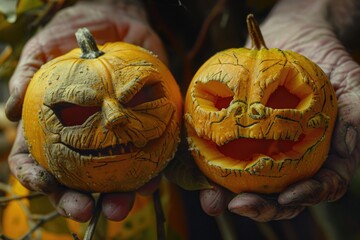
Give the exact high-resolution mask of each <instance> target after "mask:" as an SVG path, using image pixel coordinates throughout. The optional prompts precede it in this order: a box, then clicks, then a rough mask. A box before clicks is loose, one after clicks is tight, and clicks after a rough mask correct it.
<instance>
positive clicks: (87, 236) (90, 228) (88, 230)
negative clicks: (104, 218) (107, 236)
mask: <svg viewBox="0 0 360 240" xmlns="http://www.w3.org/2000/svg"><path fill="white" fill-rule="evenodd" d="M102 200H103V195H102V194H100V196H99V198H98V200H97V203H96V207H95V213H94V215H93V216H92V218H91V220H90V223H89V225H88V227H87V228H86V231H85V235H84V240H91V239H92V237H93V235H94V232H95V228H96V225H97V223H98V221H99V217H100V213H101V210H102ZM75 239H76V238H75Z"/></svg>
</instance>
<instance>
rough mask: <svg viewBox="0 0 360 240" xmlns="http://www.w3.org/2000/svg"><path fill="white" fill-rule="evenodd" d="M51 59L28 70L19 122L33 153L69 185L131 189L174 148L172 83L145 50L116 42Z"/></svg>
mask: <svg viewBox="0 0 360 240" xmlns="http://www.w3.org/2000/svg"><path fill="white" fill-rule="evenodd" d="M99 49H100V51H102V52H104V54H103V55H101V56H97V57H96V58H93V59H84V58H80V56H81V50H80V49H74V50H72V51H70V52H69V53H67V54H65V55H63V56H60V57H58V58H56V59H53V60H51V61H49V62H48V63H46V64H45V65H43V66H42V67H41V69H40V70H39V71H38V72H37V73H36V74H35V75H34V76H33V78H32V80H31V82H30V84H29V86H28V89H27V92H26V96H25V100H24V106H23V113H22V118H23V128H24V134H25V138H26V140H27V143H28V145H29V150H30V153H31V155H32V156H33V157H34V159H35V160H36V161H37V162H38V163H39V164H40V165H42V166H44V167H45V168H46V169H47V170H48V171H49V172H51V173H52V174H53V175H54V176H55V177H56V179H57V180H58V181H59V182H60V183H61V184H64V185H66V186H68V187H70V188H74V189H78V190H82V191H89V192H118V191H133V190H136V189H138V188H139V187H141V186H142V185H144V184H145V183H146V182H148V181H149V180H150V179H152V178H153V177H155V176H157V175H158V174H159V173H160V172H161V171H162V170H163V169H164V168H165V166H166V165H167V163H168V161H169V160H170V159H172V158H173V155H174V154H175V151H176V148H177V145H178V142H179V141H180V139H179V137H180V136H179V132H180V123H181V118H182V110H181V109H182V99H181V94H180V90H179V87H178V85H177V83H176V81H175V79H174V78H173V76H172V74H171V73H170V71H169V70H168V69H167V67H166V66H165V65H164V64H163V63H162V62H161V61H160V60H159V59H158V58H157V57H156V56H155V55H153V54H152V53H150V52H149V51H147V50H145V49H143V48H141V47H138V46H135V45H132V44H128V43H124V42H117V43H107V44H105V45H103V46H99Z"/></svg>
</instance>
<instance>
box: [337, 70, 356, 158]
mask: <svg viewBox="0 0 360 240" xmlns="http://www.w3.org/2000/svg"><path fill="white" fill-rule="evenodd" d="M359 78H360V71H359ZM359 101H360V95H359V94H354V93H344V94H342V95H341V96H340V97H339V99H338V106H339V110H338V121H337V123H336V126H335V129H334V135H333V138H332V142H333V144H332V146H333V148H334V149H335V151H336V152H337V153H338V154H340V155H341V156H342V157H350V156H351V155H352V154H353V152H354V150H355V148H356V146H357V145H358V146H359V139H358V138H359V133H358V129H359V126H360V109H359V108H358V107H357V106H355V104H356V103H357V102H359Z"/></svg>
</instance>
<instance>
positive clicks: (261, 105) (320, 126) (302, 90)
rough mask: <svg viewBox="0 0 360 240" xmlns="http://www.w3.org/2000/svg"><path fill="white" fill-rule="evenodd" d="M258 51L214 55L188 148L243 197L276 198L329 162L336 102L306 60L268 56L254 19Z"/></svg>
mask: <svg viewBox="0 0 360 240" xmlns="http://www.w3.org/2000/svg"><path fill="white" fill-rule="evenodd" d="M248 29H249V33H250V36H251V38H252V40H253V46H254V47H253V48H252V49H248V48H239V49H228V50H225V51H222V52H219V53H217V54H215V55H214V56H213V57H211V58H210V59H209V60H208V61H207V62H205V63H204V64H203V65H202V66H201V68H200V69H199V70H198V71H197V73H196V75H195V76H194V78H193V79H192V82H191V84H190V86H189V88H188V91H187V95H186V99H185V120H186V121H185V122H186V127H187V133H188V142H189V147H190V150H191V151H192V154H193V156H194V159H195V161H196V163H197V165H198V166H199V168H200V169H201V171H202V172H203V173H204V175H206V176H207V177H208V178H209V179H211V180H212V181H214V182H216V183H218V184H220V185H222V186H224V187H226V188H228V189H229V190H231V191H233V192H235V193H239V192H244V191H249V192H258V193H273V192H279V191H281V190H283V189H284V188H285V187H286V186H288V185H289V184H291V183H294V182H296V181H299V180H301V179H305V178H308V177H310V176H312V175H313V174H315V173H316V172H317V171H318V169H319V168H320V167H321V165H322V164H323V162H324V160H325V159H326V158H327V155H328V151H329V147H330V140H331V135H332V129H333V127H334V123H335V119H336V113H337V102H336V96H335V93H334V89H333V87H332V85H331V83H330V81H329V79H328V78H327V76H326V75H325V73H324V72H323V71H322V70H321V69H320V68H319V67H318V66H317V65H316V64H315V63H314V62H312V61H310V60H309V59H307V58H306V57H304V56H302V55H300V54H298V53H295V52H292V51H289V50H281V49H275V48H272V49H268V48H267V47H266V46H265V43H264V41H263V39H262V36H261V32H260V30H259V27H258V25H257V24H256V22H255V20H254V18H253V16H252V15H249V17H248Z"/></svg>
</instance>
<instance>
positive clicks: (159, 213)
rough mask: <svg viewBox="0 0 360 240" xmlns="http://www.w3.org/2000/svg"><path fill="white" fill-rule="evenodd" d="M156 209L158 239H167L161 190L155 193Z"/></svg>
mask: <svg viewBox="0 0 360 240" xmlns="http://www.w3.org/2000/svg"><path fill="white" fill-rule="evenodd" d="M153 201H154V209H155V215H156V230H157V239H158V240H164V239H165V216H164V212H163V209H162V206H161V198H160V190H159V189H157V190H156V191H155V192H154V193H153Z"/></svg>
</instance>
